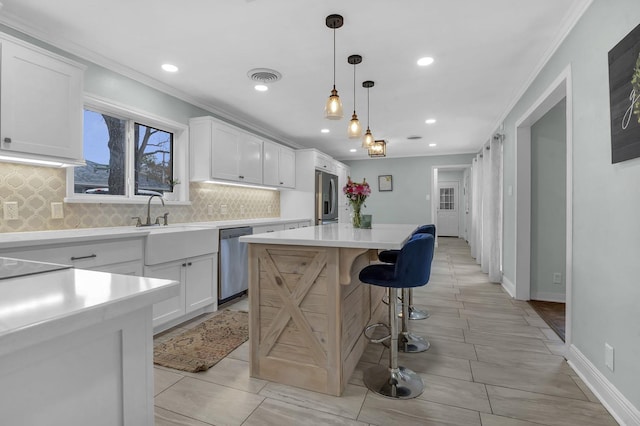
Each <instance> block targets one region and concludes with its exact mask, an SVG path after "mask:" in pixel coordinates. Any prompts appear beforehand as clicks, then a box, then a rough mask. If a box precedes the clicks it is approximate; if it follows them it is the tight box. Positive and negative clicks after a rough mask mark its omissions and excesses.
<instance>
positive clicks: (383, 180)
mask: <svg viewBox="0 0 640 426" xmlns="http://www.w3.org/2000/svg"><path fill="white" fill-rule="evenodd" d="M378 191H380V192H383V191H393V176H391V175H380V176H378Z"/></svg>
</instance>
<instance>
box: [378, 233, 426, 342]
mask: <svg viewBox="0 0 640 426" xmlns="http://www.w3.org/2000/svg"><path fill="white" fill-rule="evenodd" d="M416 234H431V235H433V238H435V237H436V226H435V225H433V224H429V225H422V226H421V227H419V228H418V229H416V230H415V231H413V234H412V236H413V235H416ZM399 252H400V250H384V251H381V252H380V253H378V260H379V261H380V262H384V263H396V258H397V257H398V253H399ZM408 293H409V297H408V299H405V298H404V296H405V294H404V292H403V296H402V306H403V309H402V313H401V314H400V316H403V315H404V306H405V305H406V303H405V300H408V302H409V307H408V310H409V315H408V318H409V319H410V320H423V319H427V318H429V312H427V311H426V310H420V309H417V308H416V307H415V306H413V290H411V289H410V290H409V292H408ZM402 327H403V331H407V330H406V323H405V322H404V321H403V322H402Z"/></svg>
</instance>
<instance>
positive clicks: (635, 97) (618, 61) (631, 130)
mask: <svg viewBox="0 0 640 426" xmlns="http://www.w3.org/2000/svg"><path fill="white" fill-rule="evenodd" d="M609 102H610V114H611V162H612V163H619V162H621V161H626V160H630V159H632V158H637V157H640V25H638V26H637V27H635V28H634V29H633V30H632V31H631V32H630V33H629V34H627V35H626V37H625V38H623V39H622V40H621V41H620V42H619V43H618V44H616V45H615V47H614V48H613V49H611V50H610V51H609Z"/></svg>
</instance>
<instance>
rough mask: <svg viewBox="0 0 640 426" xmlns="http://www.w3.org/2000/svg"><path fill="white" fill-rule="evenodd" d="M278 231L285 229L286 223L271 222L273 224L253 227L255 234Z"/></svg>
mask: <svg viewBox="0 0 640 426" xmlns="http://www.w3.org/2000/svg"><path fill="white" fill-rule="evenodd" d="M276 231H284V225H283V224H271V225H261V226H254V227H253V233H254V234H264V233H265V232H276Z"/></svg>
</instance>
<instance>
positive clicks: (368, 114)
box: [367, 87, 371, 130]
mask: <svg viewBox="0 0 640 426" xmlns="http://www.w3.org/2000/svg"><path fill="white" fill-rule="evenodd" d="M370 115H371V113H370V111H369V88H368V87H367V130H368V129H369V119H370Z"/></svg>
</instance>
